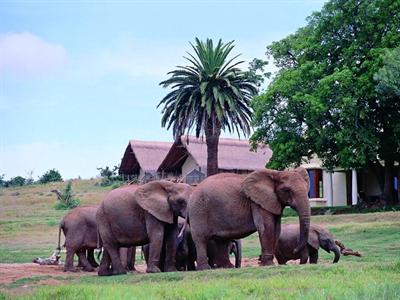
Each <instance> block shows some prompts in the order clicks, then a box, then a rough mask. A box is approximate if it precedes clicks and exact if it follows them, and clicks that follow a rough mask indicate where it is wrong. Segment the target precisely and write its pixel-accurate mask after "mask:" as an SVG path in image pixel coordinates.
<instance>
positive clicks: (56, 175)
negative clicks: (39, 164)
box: [39, 169, 63, 183]
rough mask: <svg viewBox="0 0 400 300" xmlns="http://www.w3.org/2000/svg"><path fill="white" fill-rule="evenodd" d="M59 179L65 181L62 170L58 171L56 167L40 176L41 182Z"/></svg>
mask: <svg viewBox="0 0 400 300" xmlns="http://www.w3.org/2000/svg"><path fill="white" fill-rule="evenodd" d="M57 181H63V179H62V177H61V174H60V172H58V171H57V170H56V169H51V170H48V171H47V172H46V173H44V174H43V175H42V176H41V177H40V178H39V182H40V183H48V182H57Z"/></svg>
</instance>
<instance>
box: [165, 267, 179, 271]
mask: <svg viewBox="0 0 400 300" xmlns="http://www.w3.org/2000/svg"><path fill="white" fill-rule="evenodd" d="M177 271H178V270H177V269H176V267H175V266H170V267H166V268H165V272H177Z"/></svg>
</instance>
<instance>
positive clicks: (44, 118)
mask: <svg viewBox="0 0 400 300" xmlns="http://www.w3.org/2000/svg"><path fill="white" fill-rule="evenodd" d="M323 4H324V1H312V0H308V1H307V0H303V1H300V0H286V1H285V0H283V1H279V0H270V1H268V0H264V1H261V0H248V1H245V0H242V1H225V0H215V1H209V0H203V1H201V0H193V1H190V0H186V1H183V0H174V1H168V0H166V1H161V0H148V1H133V0H132V1H127V0H116V1H111V0H97V1H89V0H84V1H74V0H70V1H66V0H52V1H50V0H36V1H35V0H32V1H29V0H14V1H5V0H0V175H1V174H5V177H6V178H7V179H8V178H10V177H14V176H18V175H20V176H23V177H27V176H28V174H29V173H30V172H32V171H33V178H34V179H37V178H38V177H39V176H40V175H42V174H43V173H44V172H46V171H47V170H49V169H52V168H55V169H57V170H59V171H60V173H61V175H62V176H63V178H64V179H69V178H77V177H78V176H80V177H82V178H90V177H95V176H97V175H98V170H97V169H96V168H98V167H104V166H114V165H117V164H119V163H120V162H121V158H122V155H123V153H124V151H125V148H126V146H127V144H128V141H129V140H130V139H136V140H156V141H172V133H171V131H168V130H166V129H165V128H161V122H160V120H161V109H157V108H156V106H157V104H158V102H159V101H160V100H161V99H162V98H163V97H164V96H165V95H166V94H167V92H168V90H166V89H164V88H162V87H161V86H159V83H160V82H161V81H162V80H165V79H167V78H168V76H167V72H169V71H171V70H173V69H174V68H175V67H176V66H177V65H184V64H186V62H185V60H184V59H183V56H184V55H185V54H186V51H190V50H191V47H190V44H189V42H193V41H194V39H195V37H199V38H200V39H206V38H212V39H213V40H214V41H217V40H218V39H220V38H221V39H222V40H223V41H225V42H228V41H231V40H234V41H235V48H234V51H233V55H234V54H240V53H241V54H242V56H241V59H243V60H245V61H246V63H244V64H242V68H244V69H246V68H247V66H248V62H249V61H251V60H252V59H253V58H255V57H257V58H262V59H266V56H265V51H266V46H267V45H269V44H270V43H271V42H273V41H277V40H280V39H282V38H284V37H286V36H287V35H289V34H291V33H294V32H295V31H296V30H297V29H298V28H299V27H301V26H304V25H305V24H306V17H307V16H309V15H310V14H311V13H312V12H313V11H318V10H320V9H321V8H322V6H323ZM272 65H273V64H272V62H271V63H270V69H271V70H275V69H274V68H273V66H272ZM224 136H229V135H227V134H224Z"/></svg>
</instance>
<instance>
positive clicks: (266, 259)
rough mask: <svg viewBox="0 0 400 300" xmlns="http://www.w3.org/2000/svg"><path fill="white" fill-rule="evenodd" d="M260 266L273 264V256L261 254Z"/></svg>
mask: <svg viewBox="0 0 400 300" xmlns="http://www.w3.org/2000/svg"><path fill="white" fill-rule="evenodd" d="M260 258H261V259H260V266H274V265H275V264H274V256H273V255H268V254H267V255H261V257H260Z"/></svg>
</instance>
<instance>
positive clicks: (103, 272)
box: [97, 268, 113, 276]
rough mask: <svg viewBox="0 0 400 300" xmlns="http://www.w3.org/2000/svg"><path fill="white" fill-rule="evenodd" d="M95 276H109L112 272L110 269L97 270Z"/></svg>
mask: <svg viewBox="0 0 400 300" xmlns="http://www.w3.org/2000/svg"><path fill="white" fill-rule="evenodd" d="M97 275H99V276H111V275H113V272H112V270H111V269H101V268H100V269H99V271H98V272H97Z"/></svg>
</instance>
